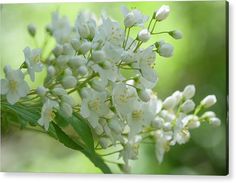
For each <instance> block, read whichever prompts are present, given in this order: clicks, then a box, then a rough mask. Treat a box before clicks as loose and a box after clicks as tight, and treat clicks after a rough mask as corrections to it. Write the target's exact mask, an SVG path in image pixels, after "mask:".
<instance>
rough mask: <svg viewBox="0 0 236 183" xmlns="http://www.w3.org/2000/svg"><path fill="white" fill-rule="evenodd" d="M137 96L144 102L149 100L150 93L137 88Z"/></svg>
mask: <svg viewBox="0 0 236 183" xmlns="http://www.w3.org/2000/svg"><path fill="white" fill-rule="evenodd" d="M138 96H139V98H140V99H141V100H142V101H144V102H148V101H149V100H150V95H149V93H148V91H147V90H145V89H144V90H139V91H138Z"/></svg>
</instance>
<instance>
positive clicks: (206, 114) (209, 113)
mask: <svg viewBox="0 0 236 183" xmlns="http://www.w3.org/2000/svg"><path fill="white" fill-rule="evenodd" d="M213 117H216V114H215V113H214V112H212V111H207V112H205V113H204V114H203V115H202V118H213Z"/></svg>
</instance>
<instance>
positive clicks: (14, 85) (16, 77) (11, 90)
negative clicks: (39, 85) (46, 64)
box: [1, 65, 29, 105]
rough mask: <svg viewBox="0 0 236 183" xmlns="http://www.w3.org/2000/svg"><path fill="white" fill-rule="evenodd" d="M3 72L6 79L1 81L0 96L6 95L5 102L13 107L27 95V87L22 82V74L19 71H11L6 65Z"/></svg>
mask: <svg viewBox="0 0 236 183" xmlns="http://www.w3.org/2000/svg"><path fill="white" fill-rule="evenodd" d="M4 71H5V76H6V79H1V95H6V97H7V101H8V102H9V103H10V104H12V105H13V104H15V103H16V102H17V101H18V100H19V99H20V98H21V97H25V96H26V95H27V94H28V93H29V86H28V84H27V82H26V81H24V74H23V73H22V72H21V70H19V69H18V70H12V68H11V67H10V66H9V65H7V66H5V68H4Z"/></svg>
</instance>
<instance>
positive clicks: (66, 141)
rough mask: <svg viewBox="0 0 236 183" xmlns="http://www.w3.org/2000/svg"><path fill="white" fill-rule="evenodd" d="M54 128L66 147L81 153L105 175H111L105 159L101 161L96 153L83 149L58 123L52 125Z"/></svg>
mask: <svg viewBox="0 0 236 183" xmlns="http://www.w3.org/2000/svg"><path fill="white" fill-rule="evenodd" d="M52 124H53V127H54V129H55V131H56V134H57V137H58V140H59V141H60V142H61V143H62V144H64V145H65V146H66V147H69V148H71V149H74V150H79V151H81V152H82V153H83V154H84V155H85V156H87V158H89V159H90V161H92V162H93V164H94V165H95V166H96V167H98V168H99V169H100V170H101V171H102V172H103V173H111V170H110V169H109V167H108V166H107V165H106V164H105V163H104V161H103V159H101V158H100V157H99V156H98V155H97V154H96V153H95V152H91V151H89V150H88V149H87V148H83V147H82V145H80V144H78V143H77V142H75V141H73V140H72V139H71V138H70V137H69V136H68V135H67V134H65V132H63V130H62V129H61V128H60V127H59V126H57V124H56V123H52Z"/></svg>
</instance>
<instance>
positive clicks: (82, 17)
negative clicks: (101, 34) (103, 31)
mask: <svg viewBox="0 0 236 183" xmlns="http://www.w3.org/2000/svg"><path fill="white" fill-rule="evenodd" d="M75 28H76V30H77V31H78V33H79V35H80V36H81V37H82V38H87V39H92V38H93V37H94V35H95V32H96V21H95V20H94V19H93V15H92V14H89V13H86V12H82V13H79V15H78V16H77V19H76V21H75Z"/></svg>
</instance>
